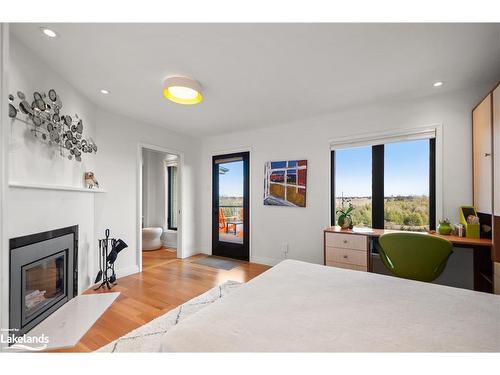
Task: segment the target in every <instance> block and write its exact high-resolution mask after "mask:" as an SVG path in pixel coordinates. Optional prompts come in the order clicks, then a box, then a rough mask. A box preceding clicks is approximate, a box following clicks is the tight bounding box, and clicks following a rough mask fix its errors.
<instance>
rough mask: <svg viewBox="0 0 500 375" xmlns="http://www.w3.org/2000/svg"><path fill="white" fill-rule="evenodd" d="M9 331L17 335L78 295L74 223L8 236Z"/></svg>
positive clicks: (76, 242) (76, 240)
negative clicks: (25, 234)
mask: <svg viewBox="0 0 500 375" xmlns="http://www.w3.org/2000/svg"><path fill="white" fill-rule="evenodd" d="M9 247H10V285H9V292H10V306H9V312H10V314H9V322H10V324H9V325H10V329H11V333H12V334H13V335H14V336H21V335H23V334H24V333H26V332H28V331H29V330H31V329H32V328H34V327H35V326H36V325H37V324H39V323H40V322H41V321H43V320H44V319H45V318H47V317H48V316H49V315H50V314H52V313H53V312H54V311H56V310H57V309H58V308H59V307H61V306H62V305H64V304H65V303H66V302H68V301H69V300H70V299H71V298H73V297H74V296H76V295H77V294H78V266H77V265H78V226H77V225H75V226H71V227H66V228H61V229H56V230H52V231H48V232H43V233H37V234H32V235H28V236H22V237H17V238H12V239H10V243H9Z"/></svg>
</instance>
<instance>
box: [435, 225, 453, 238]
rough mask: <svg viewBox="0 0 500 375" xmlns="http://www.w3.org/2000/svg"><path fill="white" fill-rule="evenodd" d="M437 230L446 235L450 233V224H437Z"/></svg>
mask: <svg viewBox="0 0 500 375" xmlns="http://www.w3.org/2000/svg"><path fill="white" fill-rule="evenodd" d="M437 231H438V233H439V234H444V235H448V234H450V233H451V225H450V224H446V223H443V224H439V225H438V227H437Z"/></svg>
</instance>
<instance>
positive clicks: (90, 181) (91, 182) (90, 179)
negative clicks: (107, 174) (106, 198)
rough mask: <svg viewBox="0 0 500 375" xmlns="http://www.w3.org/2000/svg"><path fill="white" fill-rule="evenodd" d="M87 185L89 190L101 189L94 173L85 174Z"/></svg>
mask: <svg viewBox="0 0 500 375" xmlns="http://www.w3.org/2000/svg"><path fill="white" fill-rule="evenodd" d="M85 183H86V184H87V188H89V189H93V188H94V187H97V188H99V182H97V180H96V178H95V175H94V172H85Z"/></svg>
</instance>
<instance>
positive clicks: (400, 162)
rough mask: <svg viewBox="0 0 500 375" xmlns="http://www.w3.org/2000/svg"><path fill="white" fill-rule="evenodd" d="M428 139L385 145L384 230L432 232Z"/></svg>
mask: <svg viewBox="0 0 500 375" xmlns="http://www.w3.org/2000/svg"><path fill="white" fill-rule="evenodd" d="M429 156H430V142H429V140H428V139H419V140H415V141H406V142H397V143H389V144H386V145H385V146H384V228H387V229H407V230H413V231H423V230H428V229H429V224H430V222H429V214H430V212H429V185H430V184H429V173H430V171H429V169H430V168H429V164H430V163H429Z"/></svg>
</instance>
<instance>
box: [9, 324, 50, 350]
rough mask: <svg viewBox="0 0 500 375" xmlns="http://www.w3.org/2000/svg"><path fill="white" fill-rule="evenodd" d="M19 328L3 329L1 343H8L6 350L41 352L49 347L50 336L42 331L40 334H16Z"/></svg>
mask: <svg viewBox="0 0 500 375" xmlns="http://www.w3.org/2000/svg"><path fill="white" fill-rule="evenodd" d="M17 331H18V330H17V329H2V330H1V332H0V343H2V344H7V345H8V346H7V347H6V348H5V349H6V350H18V351H30V352H39V351H41V350H44V349H46V348H47V345H48V343H49V337H48V336H47V335H45V334H44V333H42V334H41V335H39V336H27V335H26V334H24V335H22V336H18V335H15V334H14V333H15V332H17Z"/></svg>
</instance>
